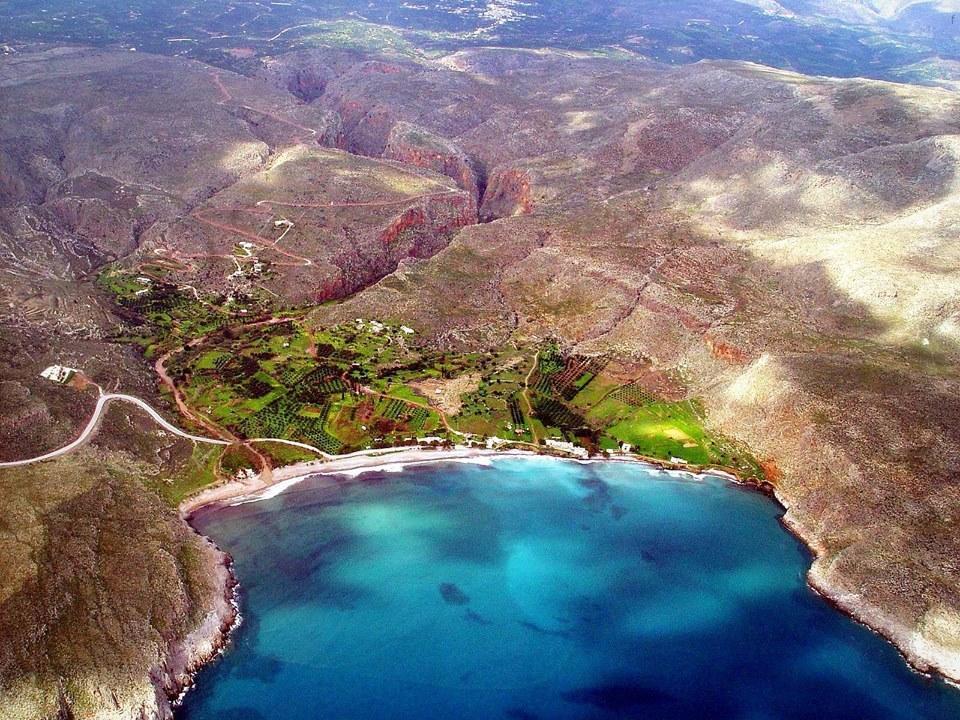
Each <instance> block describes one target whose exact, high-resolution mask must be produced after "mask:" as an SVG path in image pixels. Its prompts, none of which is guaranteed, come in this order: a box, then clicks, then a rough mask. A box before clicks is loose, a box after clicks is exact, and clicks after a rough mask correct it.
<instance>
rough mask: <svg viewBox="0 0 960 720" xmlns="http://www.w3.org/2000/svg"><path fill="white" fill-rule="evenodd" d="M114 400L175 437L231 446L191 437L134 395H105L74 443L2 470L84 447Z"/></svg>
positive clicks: (11, 463)
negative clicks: (136, 411) (137, 411)
mask: <svg viewBox="0 0 960 720" xmlns="http://www.w3.org/2000/svg"><path fill="white" fill-rule="evenodd" d="M114 400H117V401H120V402H127V403H131V404H133V405H136V406H137V407H139V408H140V409H141V410H143V411H145V412H146V413H147V414H148V415H149V416H150V417H151V418H153V420H154V422H156V423H157V424H158V425H159V426H160V427H162V428H163V429H164V430H166V431H168V432H171V433H173V434H174V435H177V436H178V437H182V438H185V439H187V440H193V441H194V442H201V443H209V444H211V445H230V444H231V443H230V442H229V441H227V440H217V439H214V438H208V437H202V436H200V435H191V434H190V433H188V432H184V431H183V430H181V429H180V428H178V427H177V426H176V425H172V424H170V423H169V422H167V420H166V419H165V418H164V417H163V416H162V415H161V414H160V413H158V412H157V411H156V410H154V409H153V408H152V407H151V406H150V405H148V404H147V403H146V402H144V401H143V400H141V399H140V398H138V397H135V396H133V395H124V394H123V393H104V394H102V395H100V397H99V399H98V400H97V406H96V408H94V411H93V415H92V416H91V418H90V422H88V423H87V426H86V427H85V428H84V429H83V432H81V433H80V435H79V436H78V437H77V439H76V440H74V441H73V442H72V443H70V444H69V445H64V446H63V447H62V448H58V449H57V450H51V451H50V452H48V453H44V454H43V455H38V456H36V457H32V458H27V459H25V460H12V461H10V462H0V468H6V467H20V466H22V465H30V464H32V463H38V462H42V461H44V460H52V459H53V458H56V457H60V456H61V455H65V454H67V453H68V452H70V451H72V450H76V449H77V448H78V447H80V446H81V445H83V443H85V442H86V441H87V440H89V439H90V436H91V435H93V433H95V432H96V430H97V426H98V425H99V424H100V420H101V418H102V417H103V413H104V411H105V410H106V409H107V405H109V404H110V403H111V402H113V401H114Z"/></svg>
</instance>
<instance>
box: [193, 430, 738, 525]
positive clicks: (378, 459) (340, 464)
mask: <svg viewBox="0 0 960 720" xmlns="http://www.w3.org/2000/svg"><path fill="white" fill-rule="evenodd" d="M509 457H525V458H535V457H544V458H554V459H558V460H568V461H570V462H578V463H597V462H602V463H611V462H621V463H631V464H641V465H646V466H648V467H651V468H656V469H658V470H660V471H661V472H664V473H669V474H674V475H678V476H684V477H691V478H692V477H696V476H698V475H715V476H718V477H723V478H726V479H728V480H730V481H731V482H735V483H739V482H740V480H739V478H737V477H736V476H735V475H733V474H731V473H729V472H726V471H724V470H719V469H702V468H693V467H691V468H680V467H677V466H673V465H669V464H667V463H661V462H657V461H655V460H652V459H649V458H643V457H639V456H633V455H613V456H610V457H598V458H590V459H583V458H579V457H573V456H564V455H556V454H547V453H537V452H534V451H532V450H520V449H502V450H492V449H488V448H477V447H466V446H463V445H458V446H455V447H453V448H440V447H424V446H414V447H395V448H381V449H377V450H360V451H358V452H355V453H350V454H348V455H340V456H338V457H335V458H333V459H329V460H324V459H318V460H311V461H309V462H301V463H294V464H292V465H285V466H283V467H280V468H275V469H274V470H272V471H271V473H270V476H269V477H267V478H264V477H263V476H262V475H253V476H251V477H250V478H248V479H244V480H232V481H230V482H228V483H224V484H222V485H216V486H214V487H209V488H206V489H205V490H201V491H200V492H199V493H197V494H195V495H191V496H190V497H188V498H186V499H185V500H184V501H183V502H182V503H180V514H181V515H182V516H183V517H185V518H189V517H190V515H192V514H193V513H195V512H196V511H197V510H199V509H200V508H202V507H205V506H207V505H212V504H218V503H224V504H226V503H229V504H235V503H240V502H250V501H253V500H258V499H265V498H271V497H275V496H276V495H278V494H280V493H281V492H283V491H284V490H286V489H287V488H289V487H292V486H293V485H295V484H297V483H299V482H300V481H301V480H304V479H305V478H307V477H310V476H311V475H347V476H357V475H360V474H362V473H365V472H400V471H402V470H403V469H404V468H408V467H412V466H415V465H424V464H428V463H437V462H469V463H489V462H492V461H493V460H495V459H497V458H509Z"/></svg>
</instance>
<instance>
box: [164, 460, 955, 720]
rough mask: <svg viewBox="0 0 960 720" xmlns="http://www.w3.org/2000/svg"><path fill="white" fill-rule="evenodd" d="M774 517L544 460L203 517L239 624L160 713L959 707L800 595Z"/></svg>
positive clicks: (814, 714) (410, 477) (381, 482)
mask: <svg viewBox="0 0 960 720" xmlns="http://www.w3.org/2000/svg"><path fill="white" fill-rule="evenodd" d="M778 516H779V510H778V508H777V507H776V506H775V505H774V503H773V502H771V501H770V500H769V499H767V498H765V497H764V496H762V495H760V494H758V493H755V492H751V491H748V490H744V489H742V488H738V487H736V486H734V485H731V484H729V483H727V482H725V481H723V480H720V479H705V480H698V481H694V480H689V479H678V478H672V477H670V476H668V475H666V474H664V473H660V472H658V471H654V470H647V469H644V468H642V467H639V466H628V465H621V464H617V465H614V464H593V465H580V464H576V463H571V462H560V461H553V460H548V459H531V460H507V459H502V460H497V461H496V462H495V463H494V464H493V466H492V467H483V466H475V465H454V464H441V465H433V466H426V467H419V468H411V469H408V470H407V471H405V472H403V473H401V474H368V475H364V476H363V477H361V478H359V479H356V480H347V479H343V478H341V479H337V480H335V479H332V478H315V479H311V480H308V481H305V482H304V483H302V484H301V485H298V486H296V487H295V488H294V489H291V490H289V491H287V492H286V493H283V494H281V495H279V496H278V497H276V498H273V499H271V500H264V501H260V502H257V503H251V504H247V505H241V506H238V507H234V508H224V509H218V510H214V511H210V512H207V513H204V514H202V515H201V516H199V517H198V518H197V520H196V524H197V526H198V527H199V529H200V530H201V531H202V532H204V533H206V534H208V535H210V536H211V537H213V538H214V539H215V540H216V541H217V542H218V543H219V544H220V546H221V547H223V548H224V549H225V550H227V551H228V552H230V553H232V554H233V555H234V558H235V561H236V567H237V573H238V576H239V578H240V581H241V584H242V587H243V599H242V605H243V614H244V617H245V621H244V624H243V625H242V626H241V628H240V629H239V630H238V632H237V635H236V638H235V640H236V642H235V645H234V647H233V648H232V649H231V650H230V651H229V652H228V653H227V654H226V655H225V656H224V657H223V658H222V659H221V660H220V661H218V662H217V663H215V664H214V665H212V666H210V667H209V668H207V669H206V670H204V671H203V672H202V673H201V674H200V676H199V678H198V685H197V688H196V689H195V690H193V691H191V693H189V694H188V696H187V701H186V703H185V704H184V706H183V708H182V709H181V710H180V712H179V717H181V718H183V720H212V719H213V718H217V719H218V720H256V719H259V718H278V719H280V718H297V719H300V718H303V719H306V718H310V719H314V718H328V719H359V718H364V719H366V718H377V719H386V718H397V719H400V718H404V719H407V718H409V719H411V720H412V719H417V720H427V719H430V718H450V719H457V720H461V719H462V720H471V719H474V718H476V719H480V718H505V719H512V720H527V719H530V718H543V719H548V718H550V719H555V720H563V719H566V718H577V719H580V718H590V719H593V718H596V719H600V718H698V719H699V718H738V719H743V720H760V719H761V718H778V719H779V718H816V720H828V719H831V718H838V719H839V718H844V719H847V718H857V719H860V720H864V719H872V718H878V719H879V718H917V719H921V718H922V719H924V720H935V719H938V718H954V719H955V718H960V692H957V691H955V690H953V689H951V688H948V687H947V686H945V685H944V684H943V683H941V682H936V681H931V680H928V679H925V678H923V677H921V676H918V675H916V674H914V673H912V672H911V671H910V670H909V669H908V668H907V667H906V665H905V664H904V663H903V661H902V660H901V658H900V657H899V655H898V654H897V653H896V651H895V650H894V649H893V648H892V647H891V646H889V645H888V644H887V643H885V642H884V641H883V640H881V639H880V638H878V637H876V636H875V635H873V634H872V633H870V632H869V631H867V630H865V629H864V628H862V627H860V626H859V625H857V624H855V623H854V622H852V621H851V620H849V619H848V618H846V617H844V616H843V615H841V614H840V613H838V612H837V611H835V610H833V609H832V608H831V607H830V606H828V605H827V604H826V603H825V602H824V601H823V600H821V599H820V598H818V597H817V596H815V595H814V594H813V593H812V592H811V591H810V590H809V589H808V588H807V587H806V585H805V583H804V573H805V571H806V568H807V566H808V564H809V556H808V555H807V553H806V552H805V550H804V549H803V548H802V547H801V546H800V544H799V543H798V542H797V541H796V540H795V539H794V538H792V537H791V536H790V535H789V534H788V533H787V532H786V531H785V530H784V529H783V528H782V527H781V526H780V524H779V522H778Z"/></svg>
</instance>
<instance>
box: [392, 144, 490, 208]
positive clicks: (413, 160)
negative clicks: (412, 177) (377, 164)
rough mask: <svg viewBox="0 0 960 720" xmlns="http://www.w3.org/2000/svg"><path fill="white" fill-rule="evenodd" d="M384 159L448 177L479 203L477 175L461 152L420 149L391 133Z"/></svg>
mask: <svg viewBox="0 0 960 720" xmlns="http://www.w3.org/2000/svg"><path fill="white" fill-rule="evenodd" d="M383 157H385V158H387V159H388V160H397V161H398V162H402V163H407V164H409V165H416V166H417V167H421V168H424V169H427V170H433V171H434V172H438V173H440V174H441V175H446V176H447V177H449V178H452V179H453V180H454V181H455V182H456V183H457V185H459V186H460V187H461V188H463V189H464V190H466V191H467V192H468V193H470V194H471V195H472V196H473V197H474V199H476V200H477V201H479V183H478V181H477V173H476V172H475V171H474V169H473V167H472V165H471V163H470V160H469V158H467V156H466V155H464V154H463V153H461V152H456V151H452V152H442V151H439V150H433V149H430V148H425V147H419V146H417V145H415V144H413V143H411V142H409V141H407V140H406V139H405V138H402V137H398V136H397V135H396V134H395V133H391V135H390V139H389V140H388V141H387V147H386V149H384V151H383Z"/></svg>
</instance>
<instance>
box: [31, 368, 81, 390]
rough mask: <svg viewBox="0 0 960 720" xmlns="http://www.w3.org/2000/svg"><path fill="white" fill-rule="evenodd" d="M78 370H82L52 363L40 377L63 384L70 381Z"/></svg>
mask: <svg viewBox="0 0 960 720" xmlns="http://www.w3.org/2000/svg"><path fill="white" fill-rule="evenodd" d="M78 372H80V371H79V370H77V369H76V368H70V367H66V366H64V365H51V366H50V367H48V368H46V369H45V370H43V372H41V373H40V377H42V378H46V379H47V380H50V381H51V382H55V383H59V384H60V385H63V384H64V383H67V382H69V381H70V378H72V377H73V376H74V375H76V374H77V373H78Z"/></svg>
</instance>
